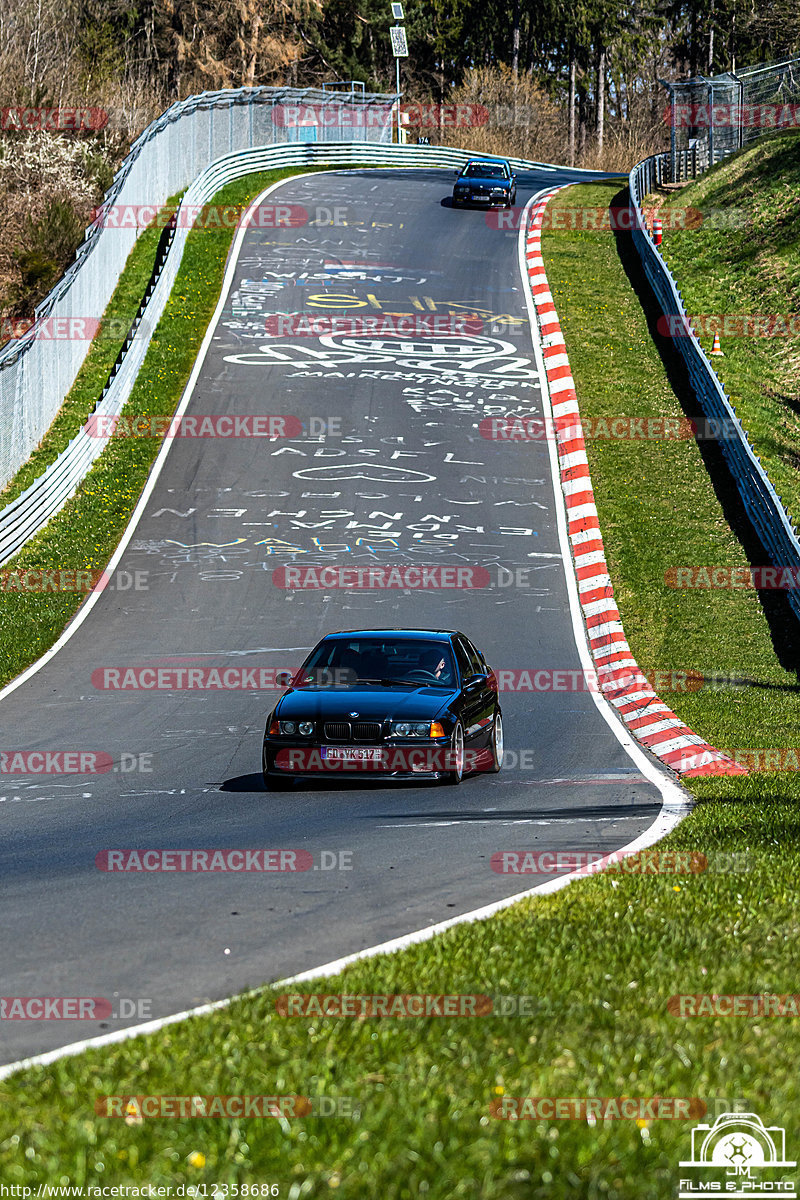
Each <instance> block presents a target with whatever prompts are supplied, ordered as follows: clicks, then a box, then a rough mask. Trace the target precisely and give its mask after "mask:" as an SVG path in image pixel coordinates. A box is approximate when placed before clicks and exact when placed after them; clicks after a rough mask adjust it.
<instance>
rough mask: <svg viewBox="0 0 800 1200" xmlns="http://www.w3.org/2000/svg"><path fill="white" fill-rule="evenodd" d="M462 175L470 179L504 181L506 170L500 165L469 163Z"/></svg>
mask: <svg viewBox="0 0 800 1200" xmlns="http://www.w3.org/2000/svg"><path fill="white" fill-rule="evenodd" d="M464 174H465V175H466V176H468V177H469V178H472V179H474V178H475V177H476V176H478V177H480V178H481V179H505V178H506V169H505V167H504V166H503V164H502V163H470V164H469V166H468V167H467V169H466V171H465V172H464Z"/></svg>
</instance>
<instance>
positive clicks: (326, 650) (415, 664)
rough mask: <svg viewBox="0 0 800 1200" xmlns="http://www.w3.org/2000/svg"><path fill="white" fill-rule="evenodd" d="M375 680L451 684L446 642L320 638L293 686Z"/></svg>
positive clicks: (452, 671)
mask: <svg viewBox="0 0 800 1200" xmlns="http://www.w3.org/2000/svg"><path fill="white" fill-rule="evenodd" d="M367 680H369V681H370V682H372V683H377V684H389V683H398V684H407V685H408V686H409V687H411V686H417V687H419V686H435V685H437V684H438V685H439V686H440V687H452V686H453V685H454V683H455V680H456V672H455V665H454V663H453V654H452V651H451V649H450V644H449V642H431V641H424V640H422V639H420V640H418V641H415V640H414V639H412V638H408V639H393V638H359V637H355V638H336V639H332V640H331V641H329V642H323V643H322V645H321V646H319V647H318V648H317V649H316V650H315V651H314V652H313V653H312V655H311V656H310V658H309V659H308V660H307V661H306V662H305V663H304V664H303V666H302V667H301V668H300V670H299V671H298V673H297V676H296V678H295V680H294V686H295V687H303V686H308V685H311V686H342V687H348V686H350V687H351V686H352V685H353V684H355V683H359V682H362V683H363V682H365V681H367Z"/></svg>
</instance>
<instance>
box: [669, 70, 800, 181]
mask: <svg viewBox="0 0 800 1200" xmlns="http://www.w3.org/2000/svg"><path fill="white" fill-rule="evenodd" d="M661 83H662V84H663V85H664V87H666V88H667V90H668V92H669V109H668V110H667V119H668V121H669V127H670V172H669V175H670V182H672V183H679V182H681V181H682V180H684V179H692V178H694V177H695V176H696V175H697V174H698V173H699V172H701V171H705V170H707V169H708V167H710V166H713V165H714V163H717V162H720V161H721V160H722V159H723V158H727V156H728V155H729V154H733V153H734V151H736V150H740V149H741V148H742V147H743V146H747V145H749V144H750V143H751V142H753V141H755V139H756V138H758V137H761V136H762V134H765V133H775V132H776V131H779V130H781V129H798V128H800V58H789V59H786V60H784V61H783V62H777V63H768V64H766V65H764V66H759V67H749V68H747V69H745V70H742V71H738V72H737V73H736V74H733V73H731V72H727V73H725V74H723V75H714V76H712V77H709V78H706V77H705V76H702V75H700V76H697V78H695V79H689V80H687V81H686V82H685V83H668V82H666V81H665V80H663V79H662V80H661Z"/></svg>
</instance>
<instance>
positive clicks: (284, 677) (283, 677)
mask: <svg viewBox="0 0 800 1200" xmlns="http://www.w3.org/2000/svg"><path fill="white" fill-rule="evenodd" d="M292 678H293V676H292V672H291V671H276V672H275V686H276V687H279V688H285V687H288V686H289V684H290V683H291V682H292Z"/></svg>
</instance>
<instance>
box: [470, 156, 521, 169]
mask: <svg viewBox="0 0 800 1200" xmlns="http://www.w3.org/2000/svg"><path fill="white" fill-rule="evenodd" d="M473 163H478V164H480V163H491V164H492V166H493V167H496V166H497V165H498V164H500V165H501V166H504V167H508V168H509V169H510V167H511V163H510V162H509V161H508V159H507V158H487V157H486V156H483V155H482V156H481V157H480V158H471V159H470V160H469V161H468V162H465V163H464V167H471V166H472V164H473ZM462 169H463V168H462Z"/></svg>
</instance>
